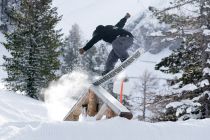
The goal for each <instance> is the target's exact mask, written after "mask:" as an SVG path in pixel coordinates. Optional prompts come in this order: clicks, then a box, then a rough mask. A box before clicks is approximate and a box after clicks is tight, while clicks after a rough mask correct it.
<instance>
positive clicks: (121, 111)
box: [90, 85, 133, 119]
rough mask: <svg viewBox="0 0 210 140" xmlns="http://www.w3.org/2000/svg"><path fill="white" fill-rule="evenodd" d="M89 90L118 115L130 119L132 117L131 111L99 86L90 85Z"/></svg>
mask: <svg viewBox="0 0 210 140" xmlns="http://www.w3.org/2000/svg"><path fill="white" fill-rule="evenodd" d="M90 90H91V91H93V92H94V93H95V94H96V95H97V97H98V98H100V99H101V100H102V101H103V102H104V103H105V104H107V106H108V107H109V108H110V109H111V110H112V111H113V112H114V113H115V114H116V115H118V116H121V117H125V118H127V119H131V118H132V117H133V115H132V113H131V112H130V111H129V110H128V109H127V108H126V107H125V106H123V105H122V104H121V103H120V102H119V101H118V100H116V99H115V98H114V97H113V96H112V95H111V94H110V93H108V92H107V91H106V90H105V89H104V88H102V87H101V86H94V85H92V86H91V87H90Z"/></svg>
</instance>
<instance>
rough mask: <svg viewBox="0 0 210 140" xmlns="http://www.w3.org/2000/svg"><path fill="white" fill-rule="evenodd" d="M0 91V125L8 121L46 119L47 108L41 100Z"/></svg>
mask: <svg viewBox="0 0 210 140" xmlns="http://www.w3.org/2000/svg"><path fill="white" fill-rule="evenodd" d="M0 91H1V92H0V112H1V113H0V125H2V124H4V123H8V122H28V121H40V120H42V121H46V120H48V115H47V108H46V105H45V104H44V103H43V102H40V101H37V100H34V99H31V98H29V97H26V96H23V95H18V94H15V93H12V92H9V91H6V90H2V89H1V90H0ZM0 132H1V131H0Z"/></svg>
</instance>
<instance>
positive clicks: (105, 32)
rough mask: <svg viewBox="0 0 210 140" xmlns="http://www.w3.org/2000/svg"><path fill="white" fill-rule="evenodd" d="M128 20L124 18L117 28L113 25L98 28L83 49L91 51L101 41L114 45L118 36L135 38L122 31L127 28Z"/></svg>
mask: <svg viewBox="0 0 210 140" xmlns="http://www.w3.org/2000/svg"><path fill="white" fill-rule="evenodd" d="M126 21H127V19H126V18H125V17H124V18H122V19H121V20H120V21H119V22H118V23H117V24H116V25H115V26H112V25H107V26H102V25H100V27H99V26H98V27H99V28H98V27H97V28H96V30H95V31H94V33H96V34H95V35H93V37H92V39H91V40H90V41H89V42H88V43H87V44H86V45H85V47H83V49H84V50H85V51H87V50H88V49H90V48H91V47H92V46H93V45H94V44H95V43H97V42H98V41H100V40H104V41H105V42H108V43H112V42H113V41H114V40H115V39H116V38H117V36H129V37H133V35H132V34H131V33H130V32H128V31H126V30H124V29H122V28H123V27H124V26H125V23H126Z"/></svg>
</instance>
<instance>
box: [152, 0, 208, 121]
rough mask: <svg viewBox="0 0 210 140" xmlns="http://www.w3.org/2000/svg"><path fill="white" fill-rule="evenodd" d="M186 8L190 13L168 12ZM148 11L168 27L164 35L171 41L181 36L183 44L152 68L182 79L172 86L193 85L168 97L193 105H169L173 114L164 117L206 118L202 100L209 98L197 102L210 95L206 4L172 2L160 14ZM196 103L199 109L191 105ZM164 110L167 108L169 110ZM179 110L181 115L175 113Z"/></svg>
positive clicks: (196, 0) (205, 0) (186, 0)
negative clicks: (172, 38) (189, 8)
mask: <svg viewBox="0 0 210 140" xmlns="http://www.w3.org/2000/svg"><path fill="white" fill-rule="evenodd" d="M188 7H191V9H193V10H191V12H192V13H193V14H183V13H181V14H180V13H179V12H176V13H174V12H171V13H169V12H168V11H170V10H172V9H173V10H174V9H176V10H177V9H178V10H179V11H183V9H185V10H186V8H188ZM192 7H193V8H192ZM150 10H151V11H153V12H154V14H155V15H156V16H157V18H158V19H159V20H160V21H161V22H165V23H167V24H170V25H171V28H172V29H173V32H171V33H168V34H167V36H170V37H171V36H172V37H174V38H177V37H182V38H183V43H184V44H183V45H182V46H181V47H180V49H179V50H176V51H174V52H173V53H172V54H171V55H170V56H169V57H167V58H164V59H163V60H162V61H161V62H160V63H159V64H157V66H156V68H157V69H160V70H161V69H162V68H164V70H162V71H164V72H170V73H178V72H181V73H182V77H181V78H179V79H178V80H176V81H175V82H174V84H177V82H179V87H180V88H182V87H184V86H186V85H188V84H193V85H195V86H196V87H197V88H196V89H195V90H193V89H192V90H190V91H185V90H184V91H182V92H181V93H179V94H181V97H180V95H179V96H178V97H175V98H172V99H173V100H174V99H176V100H175V101H181V102H182V100H186V99H188V100H189V99H190V100H191V99H193V103H191V104H186V103H183V104H182V105H180V106H175V107H173V105H172V107H173V108H174V109H172V110H173V111H168V112H171V113H169V114H168V115H171V114H176V115H177V116H176V117H177V119H178V118H182V119H183V120H185V119H188V118H190V117H191V116H192V114H194V118H203V117H207V116H209V115H210V114H206V113H204V112H206V110H209V108H208V107H205V106H206V101H207V100H210V99H209V98H208V99H207V100H205V101H204V100H203V101H201V100H200V98H202V97H204V96H205V97H206V96H207V95H209V94H210V93H209V89H210V86H209V80H210V77H209V74H210V73H209V70H210V69H209V66H210V65H209V59H208V58H209V54H210V53H209V51H208V46H209V43H210V39H209V37H210V28H209V25H210V1H209V0H175V1H174V2H173V3H172V6H171V7H169V8H166V9H164V10H162V11H159V10H157V9H155V8H152V7H150ZM166 68H167V69H166ZM195 97H198V98H195ZM170 98H171V97H170ZM196 102H198V103H200V106H198V104H195V103H196ZM203 108H205V109H203ZM167 109H170V107H169V108H167ZM170 110H171V109H170ZM180 110H182V111H181V113H180V112H177V111H180ZM189 110H191V111H189ZM204 110H205V111H204ZM174 111H175V113H174ZM166 112H167V111H166ZM200 113H202V115H200ZM166 114H167V113H166ZM196 114H197V116H196ZM204 114H205V115H204Z"/></svg>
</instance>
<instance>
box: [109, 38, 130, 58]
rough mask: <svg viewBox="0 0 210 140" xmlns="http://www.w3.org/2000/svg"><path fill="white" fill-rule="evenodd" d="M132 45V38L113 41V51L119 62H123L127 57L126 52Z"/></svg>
mask: <svg viewBox="0 0 210 140" xmlns="http://www.w3.org/2000/svg"><path fill="white" fill-rule="evenodd" d="M132 44H133V38H132V37H118V38H117V39H116V40H114V41H113V43H112V46H113V50H114V52H115V53H116V55H117V56H118V57H119V58H120V60H121V62H123V61H125V60H126V59H127V58H128V57H129V55H128V52H127V50H128V48H129V47H130V46H131V45H132Z"/></svg>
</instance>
